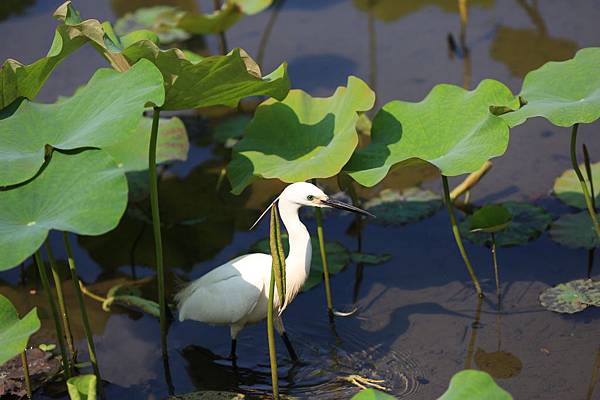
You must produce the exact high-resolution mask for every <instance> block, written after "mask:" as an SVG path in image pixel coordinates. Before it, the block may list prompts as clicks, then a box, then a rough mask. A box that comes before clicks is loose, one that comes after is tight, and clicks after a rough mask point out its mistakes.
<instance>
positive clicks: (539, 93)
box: [502, 47, 600, 127]
mask: <svg viewBox="0 0 600 400" xmlns="http://www.w3.org/2000/svg"><path fill="white" fill-rule="evenodd" d="M599 68H600V47H590V48H587V49H582V50H579V51H578V52H577V54H575V57H574V58H572V59H570V60H567V61H562V62H549V63H546V64H544V65H543V66H542V67H540V68H538V69H536V70H535V71H531V72H530V73H528V74H527V76H526V77H525V80H524V81H523V87H522V89H521V93H520V95H521V96H522V97H523V98H524V99H525V100H526V101H527V104H526V105H524V106H523V107H522V108H520V109H519V110H517V111H515V112H512V113H508V114H504V115H503V116H502V118H504V119H505V120H506V121H507V122H508V124H509V125H510V126H516V125H520V124H522V123H523V122H525V120H526V119H527V118H532V117H544V118H546V119H547V120H549V121H550V122H552V123H553V124H554V125H557V126H565V127H569V126H573V125H574V124H577V123H591V122H594V121H595V120H597V119H598V118H600V74H598V69H599Z"/></svg>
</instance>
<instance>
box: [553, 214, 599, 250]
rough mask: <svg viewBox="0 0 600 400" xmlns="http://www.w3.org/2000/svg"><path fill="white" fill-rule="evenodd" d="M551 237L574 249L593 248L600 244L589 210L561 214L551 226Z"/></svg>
mask: <svg viewBox="0 0 600 400" xmlns="http://www.w3.org/2000/svg"><path fill="white" fill-rule="evenodd" d="M599 215H600V214H599ZM550 238H551V239H552V240H554V241H555V242H557V243H560V244H562V245H563V246H567V247H571V248H574V249H577V248H583V249H593V248H596V247H599V246H600V239H598V234H597V233H596V230H595V229H594V224H593V223H592V219H591V218H590V214H589V213H588V212H587V211H582V212H579V213H576V214H565V215H561V216H560V218H558V219H557V220H556V221H554V222H553V223H552V226H551V227H550Z"/></svg>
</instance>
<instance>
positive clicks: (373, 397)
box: [352, 389, 396, 400]
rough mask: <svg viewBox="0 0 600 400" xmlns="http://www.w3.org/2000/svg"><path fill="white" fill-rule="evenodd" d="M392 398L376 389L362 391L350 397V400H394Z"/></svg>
mask: <svg viewBox="0 0 600 400" xmlns="http://www.w3.org/2000/svg"><path fill="white" fill-rule="evenodd" d="M394 399H396V398H395V397H394V396H390V395H389V394H387V393H385V392H382V391H379V390H376V389H364V390H361V391H360V392H358V393H356V394H355V395H354V396H352V400H394Z"/></svg>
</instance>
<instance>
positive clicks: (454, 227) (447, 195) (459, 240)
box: [442, 175, 483, 297]
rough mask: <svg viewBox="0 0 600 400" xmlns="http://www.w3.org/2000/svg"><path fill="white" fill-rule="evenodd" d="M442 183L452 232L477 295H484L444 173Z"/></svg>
mask: <svg viewBox="0 0 600 400" xmlns="http://www.w3.org/2000/svg"><path fill="white" fill-rule="evenodd" d="M442 183H443V185H444V199H445V202H446V207H447V209H448V215H449V216H450V223H451V224H452V233H454V240H455V241H456V245H457V246H458V249H459V250H460V255H461V256H462V258H463V261H464V262H465V265H466V267H467V270H468V272H469V276H470V277H471V280H472V281H473V284H474V285H475V290H476V291H477V295H478V296H479V297H483V292H482V290H481V285H480V284H479V280H478V279H477V276H476V275H475V271H474V270H473V266H472V265H471V261H470V260H469V256H468V255H467V252H466V250H465V247H464V246H463V242H462V238H461V236H460V231H459V230H458V224H457V223H456V215H455V214H454V206H453V205H452V200H450V189H449V187H448V177H447V176H445V175H442Z"/></svg>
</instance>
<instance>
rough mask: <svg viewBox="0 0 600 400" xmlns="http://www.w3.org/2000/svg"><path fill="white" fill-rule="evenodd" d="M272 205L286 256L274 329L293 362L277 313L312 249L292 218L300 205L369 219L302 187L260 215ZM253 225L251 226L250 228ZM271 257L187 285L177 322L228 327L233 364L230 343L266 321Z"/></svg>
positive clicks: (300, 280)
mask: <svg viewBox="0 0 600 400" xmlns="http://www.w3.org/2000/svg"><path fill="white" fill-rule="evenodd" d="M274 204H277V207H278V208H279V214H280V215H281V220H282V221H283V225H284V226H285V229H286V231H287V233H288V240H289V244H290V246H289V248H290V251H289V254H288V256H287V258H286V259H285V264H286V279H285V281H286V289H285V299H283V303H282V302H281V299H279V296H278V294H277V291H275V296H274V299H273V302H274V309H276V310H277V309H279V310H280V313H279V314H278V315H277V318H276V321H275V327H276V329H277V331H278V333H279V334H280V336H281V337H282V339H283V341H284V343H285V346H286V348H287V350H288V352H289V354H290V357H291V358H292V360H294V361H296V360H297V359H298V357H297V356H296V352H295V351H294V348H293V347H292V344H291V342H290V340H289V339H288V336H287V334H286V332H285V329H284V327H283V322H282V320H281V312H282V311H283V310H284V309H285V308H286V307H287V306H288V305H289V304H290V303H291V302H292V300H294V298H295V297H296V295H297V294H298V292H299V291H300V289H301V288H302V285H304V282H305V281H306V278H308V274H309V272H310V262H311V256H312V248H311V244H310V235H309V233H308V230H307V229H306V226H304V224H303V223H302V222H301V221H300V218H299V217H298V210H299V209H300V207H302V206H309V207H335V208H340V209H344V210H348V211H352V212H356V213H360V214H364V215H371V214H369V213H368V212H366V211H364V210H361V209H360V208H357V207H354V206H352V205H349V204H345V203H342V202H339V201H337V200H333V199H331V198H330V197H329V196H327V195H326V194H325V193H323V191H322V190H321V189H319V188H318V187H316V186H315V185H313V184H310V183H307V182H298V183H293V184H291V185H289V186H287V187H286V188H285V189H284V191H283V192H281V195H279V197H278V198H277V199H275V201H273V203H271V205H270V206H269V207H268V208H267V210H265V212H263V214H262V215H261V216H260V217H259V219H258V220H257V221H256V223H258V221H259V220H260V219H261V218H262V217H263V216H264V215H265V214H266V213H267V211H268V210H269V209H270V208H271V207H272V206H273V205H274ZM256 223H255V225H256ZM270 280H271V255H270V254H262V253H253V254H246V255H243V256H240V257H237V258H235V259H233V260H231V261H229V262H227V263H225V264H223V265H221V266H219V267H217V268H215V269H213V270H212V271H210V272H208V273H207V274H205V275H203V276H202V277H200V278H199V279H197V280H195V281H193V282H191V283H189V284H188V285H187V286H186V287H185V288H183V289H182V290H181V291H180V292H179V293H177V294H176V295H175V299H176V301H177V303H178V308H179V320H180V321H183V320H187V319H190V320H195V321H200V322H205V323H208V324H211V325H229V326H230V332H231V354H230V358H231V359H232V360H233V361H235V359H236V354H235V351H236V339H237V336H238V334H239V333H240V331H241V330H242V329H243V328H244V326H246V325H247V324H253V323H257V322H260V321H262V320H263V319H265V318H267V304H268V300H269V299H268V296H269V293H268V292H269V283H270Z"/></svg>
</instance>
